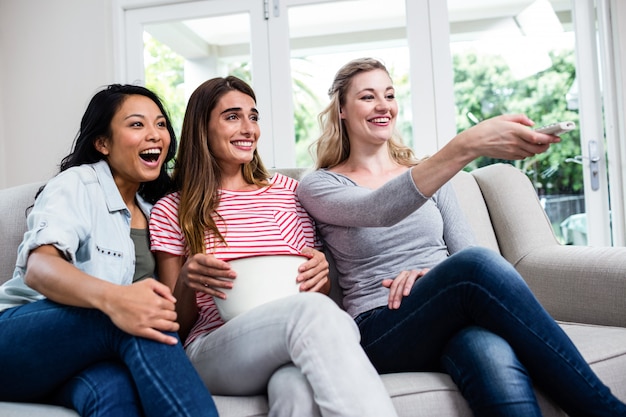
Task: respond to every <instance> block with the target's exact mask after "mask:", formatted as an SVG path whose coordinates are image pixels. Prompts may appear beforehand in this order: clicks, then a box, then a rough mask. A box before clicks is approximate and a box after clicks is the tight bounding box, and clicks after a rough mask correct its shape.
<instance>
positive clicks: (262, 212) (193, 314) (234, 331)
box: [150, 76, 396, 417]
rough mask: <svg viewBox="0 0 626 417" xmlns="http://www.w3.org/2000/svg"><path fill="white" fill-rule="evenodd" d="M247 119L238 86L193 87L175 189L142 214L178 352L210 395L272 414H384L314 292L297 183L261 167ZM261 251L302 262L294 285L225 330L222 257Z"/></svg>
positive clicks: (250, 95) (340, 323)
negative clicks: (168, 300)
mask: <svg viewBox="0 0 626 417" xmlns="http://www.w3.org/2000/svg"><path fill="white" fill-rule="evenodd" d="M258 121H259V110H258V109H257V108H256V98H255V95H254V92H253V91H252V89H251V88H250V87H249V86H248V85H247V84H246V83H245V82H243V81H242V80H240V79H238V78H236V77H232V76H231V77H226V78H214V79H211V80H209V81H206V82H205V83H204V84H202V85H201V86H200V87H198V88H197V89H196V91H195V92H194V93H193V94H192V96H191V98H190V100H189V104H188V107H187V111H186V114H185V119H184V122H183V130H182V134H181V141H180V150H179V156H178V159H177V161H176V164H175V168H174V181H175V182H176V184H177V187H178V191H177V192H175V193H173V194H171V195H169V196H167V197H165V198H164V199H162V200H161V201H159V202H158V203H157V204H156V205H155V208H154V210H153V212H152V215H151V221H150V231H151V239H152V249H153V250H155V251H156V253H157V255H156V256H157V261H158V262H157V263H158V265H159V267H158V268H159V276H160V278H161V279H162V280H163V282H165V283H168V284H169V285H170V286H171V287H172V288H174V295H175V296H176V299H177V300H178V302H177V304H176V306H177V312H178V317H179V321H180V324H181V333H180V334H181V338H183V339H185V346H186V350H187V354H188V356H189V358H190V359H191V361H192V363H193V364H194V366H195V367H196V369H197V370H198V372H199V373H200V375H201V377H202V378H203V380H204V382H205V384H206V385H207V387H209V389H210V390H211V392H212V393H213V394H221V395H255V394H264V393H267V395H268V399H269V405H270V411H269V415H271V416H294V417H296V416H298V417H299V416H318V415H322V416H355V417H357V416H358V417H364V416H395V415H396V413H395V410H394V408H393V405H392V403H391V400H390V398H389V397H388V395H387V393H386V391H385V388H384V386H383V385H382V382H381V381H380V378H379V376H378V375H377V374H376V371H375V370H374V368H373V367H372V366H371V364H370V363H369V361H368V359H367V357H366V356H365V354H364V353H363V351H362V349H361V347H360V345H359V335H358V330H357V329H356V326H355V325H354V322H353V321H352V320H351V319H350V317H349V316H348V315H347V314H346V313H345V312H344V311H342V310H341V309H340V308H339V307H338V306H337V305H336V304H335V303H334V302H333V301H332V300H331V299H330V298H329V297H327V296H326V295H324V294H320V292H321V293H328V291H329V282H328V278H327V275H328V263H327V261H326V259H325V257H324V255H323V254H322V253H321V252H320V251H319V250H317V249H319V242H318V240H317V239H316V236H315V226H314V223H313V221H312V220H311V219H310V217H309V216H308V214H307V213H306V212H305V211H304V209H303V208H302V206H301V205H300V202H299V201H298V199H297V198H296V194H295V191H296V187H297V182H296V181H295V180H293V179H291V178H289V177H286V176H284V175H281V174H278V173H277V174H274V175H270V174H269V173H268V172H267V170H266V169H265V168H264V166H263V163H262V162H261V159H260V157H259V155H258V152H257V143H258V140H259V136H260V129H259V124H258ZM270 254H274V255H276V254H291V255H306V256H307V257H308V258H309V259H308V260H307V261H306V262H304V263H303V264H302V265H301V266H300V268H299V274H298V277H297V278H296V280H297V281H298V282H300V291H301V292H300V293H299V294H296V295H292V296H288V297H285V298H282V299H279V300H277V301H272V302H269V303H266V304H264V305H261V306H258V307H254V308H253V309H251V310H249V311H248V312H245V313H242V314H240V315H238V316H237V317H235V318H233V319H231V320H229V321H227V322H226V323H225V322H224V321H223V320H222V318H221V317H220V315H219V313H218V311H217V309H216V306H215V304H214V300H213V297H214V296H215V297H221V298H225V296H224V293H223V292H222V291H221V290H222V289H225V288H229V287H231V286H232V285H237V280H236V279H235V280H234V284H233V278H235V272H234V271H233V270H232V269H231V268H230V265H229V261H231V260H233V259H237V258H240V257H247V256H256V255H270ZM262 272H264V271H259V278H261V279H263V276H262V274H261V273H262ZM268 285H270V284H269V283H268Z"/></svg>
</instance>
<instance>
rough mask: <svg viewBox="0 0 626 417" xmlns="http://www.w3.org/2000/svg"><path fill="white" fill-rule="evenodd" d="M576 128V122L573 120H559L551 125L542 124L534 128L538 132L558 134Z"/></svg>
mask: <svg viewBox="0 0 626 417" xmlns="http://www.w3.org/2000/svg"><path fill="white" fill-rule="evenodd" d="M575 128H576V123H574V122H559V123H553V124H551V125H547V126H542V127H540V128H538V129H536V131H537V132H539V133H545V134H548V135H554V136H559V135H562V134H563V133H566V132H569V131H570V130H574V129H575Z"/></svg>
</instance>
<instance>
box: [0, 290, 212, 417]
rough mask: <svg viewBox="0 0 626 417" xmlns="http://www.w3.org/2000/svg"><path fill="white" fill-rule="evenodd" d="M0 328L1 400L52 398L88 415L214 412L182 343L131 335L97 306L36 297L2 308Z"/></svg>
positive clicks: (194, 413)
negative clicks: (86, 306)
mask: <svg viewBox="0 0 626 417" xmlns="http://www.w3.org/2000/svg"><path fill="white" fill-rule="evenodd" d="M0 333H1V337H0V369H2V372H0V400H2V401H33V402H39V401H50V400H51V401H53V402H57V403H61V404H64V405H72V406H73V407H75V408H77V409H79V411H81V412H85V413H90V415H106V414H107V412H108V410H116V411H111V412H112V413H113V414H109V415H131V416H133V415H138V413H141V412H143V413H144V414H145V415H146V416H172V417H174V416H207V417H216V416H217V410H216V408H215V404H214V402H213V398H212V397H211V394H210V393H209V391H208V390H207V389H206V387H205V386H204V384H203V382H202V380H201V379H200V377H199V376H198V374H197V373H196V371H195V369H194V368H193V366H192V365H191V362H189V360H188V359H187V355H186V354H185V351H184V350H183V348H182V346H181V344H180V343H179V344H177V345H174V346H170V345H166V344H163V343H159V342H155V341H151V340H148V339H145V338H141V337H135V336H131V335H129V334H128V333H125V332H124V331H122V330H120V329H119V328H117V327H116V326H115V325H114V324H113V322H112V321H111V320H110V319H109V318H108V317H107V316H106V315H105V314H103V313H102V312H100V311H98V310H95V309H85V308H78V307H69V306H64V305H60V304H57V303H54V302H52V301H49V300H42V301H37V302H34V303H30V304H26V305H23V306H20V307H13V308H10V309H8V310H5V311H3V312H0ZM128 389H132V392H130V393H129V392H128ZM92 390H95V392H93V391H92ZM135 398H138V401H139V402H140V404H139V406H138V405H137V404H136V402H135V401H134V400H133V399H135ZM116 400H117V402H116V404H113V405H111V404H108V403H107V402H108V401H116ZM94 401H95V402H94ZM125 404H126V405H125Z"/></svg>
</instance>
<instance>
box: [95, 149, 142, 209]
mask: <svg viewBox="0 0 626 417" xmlns="http://www.w3.org/2000/svg"><path fill="white" fill-rule="evenodd" d="M92 166H93V169H94V171H95V172H96V177H97V178H98V182H99V183H100V186H101V187H102V191H103V192H104V199H105V201H106V204H107V208H108V209H109V212H114V211H120V210H128V207H126V203H124V200H123V199H122V195H121V194H120V190H119V189H118V188H117V184H115V180H114V179H113V173H112V172H111V167H110V166H109V163H108V162H107V161H105V160H104V159H102V160H100V161H98V162H96V163H95V164H92ZM135 197H136V199H137V203H138V204H139V208H140V209H141V211H142V212H143V214H144V215H145V216H146V218H149V216H150V210H151V209H152V204H150V203H148V202H146V201H145V200H144V199H143V198H142V197H141V196H140V195H139V194H136V195H135Z"/></svg>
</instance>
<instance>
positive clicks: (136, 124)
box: [95, 95, 171, 192]
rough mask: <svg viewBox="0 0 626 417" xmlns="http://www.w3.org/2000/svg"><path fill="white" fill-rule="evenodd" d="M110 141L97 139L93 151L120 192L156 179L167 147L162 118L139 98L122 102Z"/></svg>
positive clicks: (150, 105)
mask: <svg viewBox="0 0 626 417" xmlns="http://www.w3.org/2000/svg"><path fill="white" fill-rule="evenodd" d="M110 130H111V137H101V138H98V139H97V140H96V142H95V146H96V149H97V150H98V151H99V152H100V153H102V154H103V155H105V157H106V160H107V162H108V163H109V166H110V167H111V172H112V173H113V179H114V180H115V183H116V184H117V186H118V188H119V189H120V190H129V191H131V192H132V190H133V189H134V190H135V191H136V189H138V188H139V185H140V184H141V183H143V182H147V181H153V180H155V179H156V178H158V176H159V173H160V169H161V166H162V165H163V162H164V160H165V158H166V154H167V150H168V147H169V145H170V140H171V138H170V134H169V131H168V130H167V121H166V119H165V116H164V115H163V114H162V113H161V111H160V110H159V107H158V106H157V105H156V103H155V102H154V101H152V100H151V99H149V98H148V97H145V96H142V95H130V96H128V98H126V99H125V100H124V101H123V102H122V105H121V106H120V108H119V109H118V110H117V112H116V113H115V115H114V116H113V119H112V120H111V129H110Z"/></svg>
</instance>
